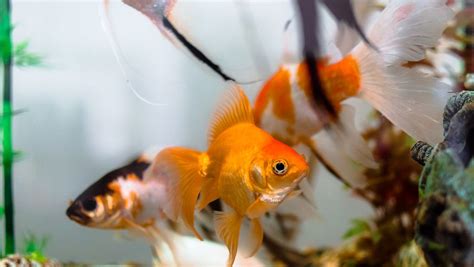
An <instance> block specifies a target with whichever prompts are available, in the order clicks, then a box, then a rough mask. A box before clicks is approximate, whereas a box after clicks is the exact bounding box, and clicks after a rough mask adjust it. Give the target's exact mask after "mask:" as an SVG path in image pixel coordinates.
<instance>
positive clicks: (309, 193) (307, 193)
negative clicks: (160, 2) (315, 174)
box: [298, 178, 316, 209]
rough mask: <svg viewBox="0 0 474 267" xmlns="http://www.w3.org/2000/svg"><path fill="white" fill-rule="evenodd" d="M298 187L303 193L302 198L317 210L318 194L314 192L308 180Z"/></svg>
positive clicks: (305, 179) (302, 181)
mask: <svg viewBox="0 0 474 267" xmlns="http://www.w3.org/2000/svg"><path fill="white" fill-rule="evenodd" d="M298 187H299V188H300V189H301V191H302V193H303V194H302V197H303V198H305V199H307V200H308V203H309V204H310V205H311V206H313V207H314V208H315V209H316V198H315V196H316V193H315V191H314V188H313V185H311V183H310V182H309V181H308V178H304V179H303V180H301V182H300V183H299V184H298Z"/></svg>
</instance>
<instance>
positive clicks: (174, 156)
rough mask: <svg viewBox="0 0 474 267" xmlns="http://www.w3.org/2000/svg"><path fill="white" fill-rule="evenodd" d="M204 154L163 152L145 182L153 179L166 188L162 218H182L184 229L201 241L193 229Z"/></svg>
mask: <svg viewBox="0 0 474 267" xmlns="http://www.w3.org/2000/svg"><path fill="white" fill-rule="evenodd" d="M206 157H207V155H206V154H205V153H200V152H198V151H195V150H192V149H187V148H181V147H170V148H166V149H163V150H162V151H161V152H160V153H158V155H157V156H156V158H155V160H154V161H153V163H152V165H151V166H150V167H149V168H148V169H147V170H146V172H145V179H150V177H153V178H155V179H159V180H160V181H162V182H163V183H165V184H166V188H167V190H168V191H167V193H168V197H167V198H166V203H163V210H164V212H165V214H166V215H167V216H168V217H169V218H170V219H172V220H175V221H176V220H177V219H178V217H179V216H181V217H182V219H183V221H184V223H185V224H186V226H187V227H188V228H189V229H190V230H192V231H193V233H194V235H195V236H196V237H197V238H199V239H201V240H202V237H201V235H200V234H199V233H198V232H197V231H196V229H195V227H194V210H195V206H196V202H197V198H198V195H199V192H200V191H201V187H202V180H203V176H202V169H203V168H204V169H205V166H202V163H203V160H202V159H203V158H206Z"/></svg>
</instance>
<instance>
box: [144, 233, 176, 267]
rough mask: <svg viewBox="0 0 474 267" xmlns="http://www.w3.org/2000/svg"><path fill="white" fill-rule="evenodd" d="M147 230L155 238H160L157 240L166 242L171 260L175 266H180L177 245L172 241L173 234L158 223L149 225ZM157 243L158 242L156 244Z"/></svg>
mask: <svg viewBox="0 0 474 267" xmlns="http://www.w3.org/2000/svg"><path fill="white" fill-rule="evenodd" d="M148 228H149V232H150V233H151V234H152V235H153V236H155V237H156V239H157V240H160V241H159V242H160V243H162V242H161V241H163V243H165V244H166V246H168V248H169V250H170V252H171V256H172V257H173V261H174V263H175V265H176V266H181V264H180V261H179V254H178V250H177V246H176V244H175V242H174V237H173V234H172V233H171V232H170V231H169V230H167V229H165V228H164V227H159V226H158V225H152V226H149V227H148ZM158 245H159V244H158Z"/></svg>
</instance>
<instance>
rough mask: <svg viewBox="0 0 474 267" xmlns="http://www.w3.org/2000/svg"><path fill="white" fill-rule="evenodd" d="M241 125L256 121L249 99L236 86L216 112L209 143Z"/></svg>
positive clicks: (225, 96) (224, 97)
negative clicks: (231, 128) (227, 130)
mask: <svg viewBox="0 0 474 267" xmlns="http://www.w3.org/2000/svg"><path fill="white" fill-rule="evenodd" d="M239 123H254V120H253V114H252V106H251V105H250V101H249V99H248V98H247V96H246V95H245V93H244V91H243V90H242V88H240V87H239V86H234V87H232V88H231V89H229V90H228V91H227V92H226V93H225V94H224V95H223V97H222V98H221V101H220V102H219V105H218V106H217V109H216V111H215V112H214V115H213V118H212V121H211V124H210V128H209V143H211V142H212V141H213V140H214V139H216V138H217V136H219V134H221V133H222V132H223V131H225V130H226V129H228V128H230V127H232V126H234V125H236V124H239Z"/></svg>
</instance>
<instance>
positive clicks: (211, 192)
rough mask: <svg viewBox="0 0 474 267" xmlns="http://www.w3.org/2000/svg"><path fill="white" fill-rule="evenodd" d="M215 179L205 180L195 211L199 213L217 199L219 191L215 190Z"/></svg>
mask: <svg viewBox="0 0 474 267" xmlns="http://www.w3.org/2000/svg"><path fill="white" fill-rule="evenodd" d="M217 181H218V180H217V179H213V178H205V179H204V182H203V185H202V190H201V194H200V197H199V200H198V203H197V209H198V210H199V211H201V210H202V209H204V208H205V207H207V205H209V203H211V202H212V201H214V200H217V199H218V198H219V190H218V188H217V185H218V183H217Z"/></svg>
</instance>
